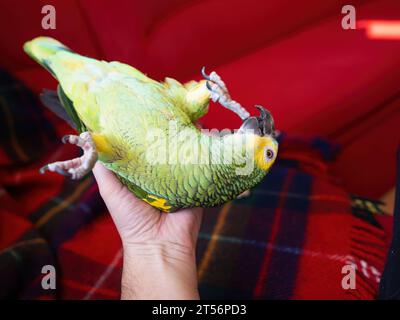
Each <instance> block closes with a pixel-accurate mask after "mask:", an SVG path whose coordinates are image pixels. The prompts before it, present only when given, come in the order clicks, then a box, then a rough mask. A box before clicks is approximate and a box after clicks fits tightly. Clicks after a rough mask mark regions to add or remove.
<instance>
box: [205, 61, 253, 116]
mask: <svg viewBox="0 0 400 320" xmlns="http://www.w3.org/2000/svg"><path fill="white" fill-rule="evenodd" d="M201 74H202V75H203V77H204V79H206V80H207V81H206V87H207V89H208V90H209V91H210V92H211V100H212V101H214V102H218V103H219V104H221V105H222V106H224V107H225V108H227V109H229V110H231V111H233V112H235V113H236V114H237V115H238V116H239V117H240V118H241V119H242V120H245V119H247V118H248V117H249V116H250V113H249V112H247V110H246V109H244V108H243V107H242V106H241V105H240V104H239V103H238V102H236V101H235V100H232V99H231V96H230V94H229V91H228V88H227V87H226V85H225V82H224V81H222V79H221V77H220V76H219V75H218V74H217V73H216V72H215V71H213V72H211V73H210V74H209V75H207V74H206V72H205V68H204V67H203V68H202V69H201Z"/></svg>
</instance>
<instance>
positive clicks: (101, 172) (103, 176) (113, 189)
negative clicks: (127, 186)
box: [93, 162, 123, 200]
mask: <svg viewBox="0 0 400 320" xmlns="http://www.w3.org/2000/svg"><path fill="white" fill-rule="evenodd" d="M93 174H94V177H95V178H96V181H97V185H98V186H99V191H100V194H101V196H102V197H103V198H108V197H109V195H110V194H116V193H118V192H120V191H121V190H122V188H123V185H122V183H121V182H120V181H119V180H118V178H117V177H116V176H115V174H114V173H113V172H111V171H110V170H108V169H107V168H106V167H104V166H103V165H102V164H101V163H100V162H97V163H96V165H95V166H94V168H93ZM104 200H106V199H104Z"/></svg>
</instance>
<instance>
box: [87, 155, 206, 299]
mask: <svg viewBox="0 0 400 320" xmlns="http://www.w3.org/2000/svg"><path fill="white" fill-rule="evenodd" d="M93 173H94V176H95V178H96V181H97V183H98V186H99V191H100V194H101V196H102V198H103V199H104V202H105V204H106V206H107V208H108V210H109V212H110V214H111V217H112V219H113V221H114V224H115V226H116V228H117V230H118V232H119V235H120V237H121V241H122V245H123V249H124V267H123V275H122V293H121V297H122V298H123V299H157V298H160V299H196V298H198V291H197V272H196V260H195V248H196V242H197V237H198V233H199V229H200V224H201V218H202V212H203V210H202V209H201V208H192V209H184V210H181V211H178V212H175V213H162V212H160V211H159V210H157V209H155V208H154V207H152V206H150V205H149V204H147V203H145V202H144V201H142V200H140V199H138V198H136V197H135V196H134V195H133V194H132V193H131V192H130V191H129V190H128V189H127V188H126V187H125V186H124V185H123V184H122V183H121V182H120V181H119V180H118V178H117V177H116V176H115V175H114V173H112V172H111V171H109V170H108V169H106V168H105V167H104V166H103V165H102V164H100V163H99V162H98V163H97V164H96V166H95V167H94V169H93Z"/></svg>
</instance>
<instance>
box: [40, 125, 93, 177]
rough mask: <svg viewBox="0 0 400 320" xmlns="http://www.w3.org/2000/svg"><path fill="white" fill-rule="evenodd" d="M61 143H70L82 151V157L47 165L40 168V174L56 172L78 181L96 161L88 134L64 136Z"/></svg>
mask: <svg viewBox="0 0 400 320" xmlns="http://www.w3.org/2000/svg"><path fill="white" fill-rule="evenodd" d="M61 141H62V142H63V143H71V144H75V145H77V146H79V147H80V148H82V150H83V155H82V156H81V157H78V158H74V159H71V160H66V161H57V162H53V163H49V164H47V165H45V166H43V167H42V168H40V170H39V172H40V173H42V174H43V173H45V172H46V171H52V172H57V173H59V174H61V175H63V176H66V177H69V178H71V179H80V178H82V177H83V176H85V175H86V174H87V173H89V172H90V171H91V170H92V168H93V167H94V165H95V163H96V161H97V151H96V147H95V144H94V142H93V139H92V136H91V135H90V133H89V132H83V133H81V134H80V135H79V136H76V135H72V134H69V135H65V136H63V137H62V139H61Z"/></svg>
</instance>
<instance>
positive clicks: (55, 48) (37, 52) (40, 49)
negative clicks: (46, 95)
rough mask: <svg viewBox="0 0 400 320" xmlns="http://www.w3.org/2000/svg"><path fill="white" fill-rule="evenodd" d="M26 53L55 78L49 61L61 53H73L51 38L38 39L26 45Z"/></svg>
mask: <svg viewBox="0 0 400 320" xmlns="http://www.w3.org/2000/svg"><path fill="white" fill-rule="evenodd" d="M24 51H25V52H26V53H27V54H28V55H29V56H30V57H31V58H32V59H34V60H35V61H37V62H38V63H39V64H41V65H42V66H43V67H44V68H46V69H47V70H48V71H49V72H50V73H51V74H52V75H53V76H54V72H53V71H52V70H51V68H50V66H49V64H48V59H49V57H51V56H52V55H54V54H56V53H57V52H59V51H69V52H72V51H71V50H70V49H69V48H68V47H66V46H65V45H63V44H62V43H61V42H59V41H57V40H55V39H53V38H49V37H37V38H35V39H33V40H31V41H28V42H26V43H25V44H24Z"/></svg>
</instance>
